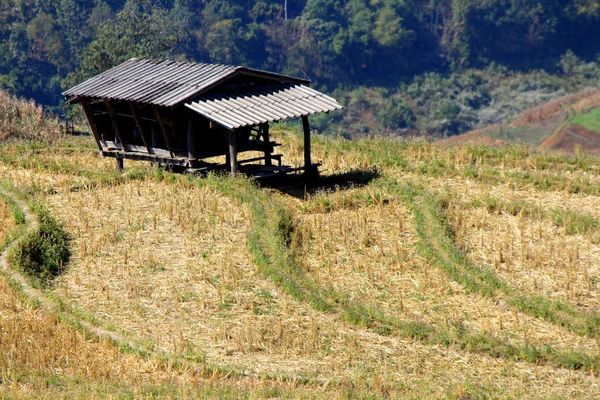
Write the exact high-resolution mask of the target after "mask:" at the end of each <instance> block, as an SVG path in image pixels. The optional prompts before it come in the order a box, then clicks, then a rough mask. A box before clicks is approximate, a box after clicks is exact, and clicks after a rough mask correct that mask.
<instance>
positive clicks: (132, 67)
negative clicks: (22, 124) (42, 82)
mask: <svg viewBox="0 0 600 400" xmlns="http://www.w3.org/2000/svg"><path fill="white" fill-rule="evenodd" d="M63 95H64V96H65V98H66V99H67V101H68V103H70V104H76V103H80V104H81V106H82V107H83V110H84V112H85V115H86V117H87V119H88V122H89V124H90V128H91V131H92V133H93V135H94V138H95V140H96V143H97V145H98V150H99V151H100V153H101V154H102V155H103V156H105V157H114V158H116V159H117V168H119V169H122V168H123V160H124V159H131V160H143V161H150V162H153V163H160V164H165V165H171V166H179V167H183V168H187V169H190V170H208V169H228V170H230V171H231V172H237V171H241V172H244V173H248V174H250V175H253V176H256V177H258V178H264V177H269V176H274V175H279V174H287V173H289V172H295V171H304V172H305V173H309V174H311V173H316V172H317V168H318V164H315V163H313V162H312V160H311V154H310V125H309V121H308V116H309V115H312V114H315V113H320V112H329V111H334V110H340V109H341V108H342V107H341V106H340V105H339V104H338V103H337V101H336V100H335V99H333V98H331V97H329V96H326V95H325V94H323V93H321V92H318V91H316V90H314V89H311V88H310V81H308V80H305V79H300V78H295V77H291V76H286V75H280V74H276V73H272V72H266V71H260V70H256V69H251V68H246V67H239V66H227V65H218V64H201V63H184V62H175V61H161V60H149V59H139V58H134V59H131V60H129V61H127V62H125V63H123V64H121V65H119V66H117V67H114V68H112V69H110V70H108V71H106V72H104V73H102V74H99V75H97V76H95V77H93V78H91V79H89V80H87V81H85V82H83V83H81V84H79V85H77V86H75V87H73V88H71V89H69V90H67V91H65V92H64V93H63ZM286 118H302V125H303V129H304V165H303V166H301V167H297V168H292V167H290V166H287V165H284V164H282V160H281V154H274V148H275V147H276V146H278V143H275V142H273V141H271V139H270V137H269V123H270V122H274V121H279V120H282V119H286ZM246 151H258V152H260V153H262V154H261V156H260V157H255V158H250V159H244V160H238V154H239V153H240V152H246ZM216 156H226V163H225V164H217V163H210V162H207V161H206V159H209V158H212V157H216Z"/></svg>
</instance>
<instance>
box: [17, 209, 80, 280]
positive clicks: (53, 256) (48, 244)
mask: <svg viewBox="0 0 600 400" xmlns="http://www.w3.org/2000/svg"><path fill="white" fill-rule="evenodd" d="M35 211H36V212H37V214H38V218H39V227H38V228H37V229H35V230H33V231H31V232H30V233H28V234H27V235H26V236H25V237H24V238H23V239H22V240H21V241H20V242H19V244H18V245H17V246H15V247H14V248H13V249H12V250H11V252H10V254H9V261H10V263H11V264H12V265H13V267H15V268H18V269H20V270H22V271H23V272H25V273H26V274H27V275H29V276H30V277H31V278H32V279H33V280H34V281H35V282H36V283H38V284H39V285H40V286H42V287H46V286H48V284H49V283H50V281H51V280H52V279H53V278H55V277H56V276H57V275H59V274H60V273H61V272H62V271H63V269H64V265H65V264H66V263H67V262H68V261H69V258H70V256H71V252H70V250H69V245H68V236H67V233H66V232H65V231H64V230H63V228H62V226H61V225H60V224H59V223H58V222H57V221H56V220H55V219H54V218H53V217H52V215H50V212H49V211H48V210H47V209H45V208H43V207H41V206H37V207H36V210H35Z"/></svg>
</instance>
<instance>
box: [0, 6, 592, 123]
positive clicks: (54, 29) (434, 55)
mask: <svg viewBox="0 0 600 400" xmlns="http://www.w3.org/2000/svg"><path fill="white" fill-rule="evenodd" d="M285 4H287V9H285V7H284V5H285ZM599 19H600V0H574V1H569V2H565V1H559V0H550V1H542V0H525V1H523V0H488V1H483V2H482V1H474V0H454V1H449V0H428V1H425V2H423V1H416V0H370V1H367V0H345V1H333V0H288V1H287V2H284V1H283V0H281V1H277V2H268V1H265V0H253V1H250V2H247V1H241V0H206V1H202V2H194V1H190V0H157V1H151V0H126V1H125V0H83V1H75V0H60V1H48V0H0V38H1V40H0V88H9V89H11V90H12V91H13V92H15V93H17V94H19V95H22V96H26V97H30V98H34V99H35V100H37V101H38V102H40V103H42V104H44V105H47V106H51V107H54V108H55V109H58V106H59V105H60V102H61V96H60V92H61V89H62V88H63V87H65V86H69V85H71V84H74V83H76V82H79V81H80V80H82V79H84V78H87V77H90V76H92V75H93V74H95V73H97V72H99V71H101V70H104V69H106V68H108V67H111V66H113V65H115V64H118V63H120V62H122V61H124V60H126V59H129V58H131V57H134V56H143V57H169V58H175V59H187V60H193V61H204V62H218V63H226V64H241V65H247V66H251V67H255V68H261V69H267V70H274V71H278V72H282V73H286V74H292V75H298V76H302V77H309V78H310V79H312V80H313V81H314V82H315V83H316V85H317V87H318V88H322V89H325V90H327V91H330V92H331V91H333V90H335V89H338V90H339V92H338V93H337V95H340V94H342V95H347V96H348V99H347V100H348V102H347V104H351V103H353V102H358V103H361V101H362V108H361V105H360V104H359V107H358V108H356V109H355V111H354V113H356V114H357V115H352V113H350V112H346V113H345V114H343V115H342V116H338V117H337V119H338V120H331V119H330V120H328V121H327V123H328V124H331V123H338V122H340V124H339V127H340V128H339V129H340V130H343V131H349V132H351V133H361V132H365V131H369V130H374V129H376V130H383V131H385V130H402V129H407V128H413V127H416V128H418V129H420V130H422V131H427V132H431V133H438V134H444V133H445V134H454V133H457V132H460V131H462V130H465V129H468V128H472V127H476V126H479V125H481V124H485V123H487V122H488V121H486V120H485V118H484V117H483V116H481V115H473V112H475V113H476V114H477V112H478V111H479V110H480V109H485V108H487V107H488V106H489V105H490V104H493V103H494V100H495V98H494V96H493V95H492V94H491V93H490V90H493V89H494V88H495V86H497V84H498V79H491V80H489V79H488V80H487V81H486V80H485V78H486V77H484V78H482V77H481V76H479V77H478V75H477V74H473V73H466V71H468V69H470V68H476V69H477V70H479V71H483V70H485V69H486V68H487V69H488V70H489V69H490V68H491V70H493V71H494V72H495V73H496V77H497V76H498V75H501V76H503V77H506V76H507V75H508V76H512V75H511V74H510V73H509V71H516V70H519V71H533V70H535V71H537V72H535V73H536V74H551V75H552V74H558V75H559V76H561V78H565V79H566V78H569V79H571V80H580V79H582V78H583V79H584V80H586V81H585V82H581V81H579V82H576V83H578V84H576V85H573V84H572V83H570V84H568V85H566V86H565V85H561V84H559V86H560V87H558V88H553V90H549V89H548V90H547V92H548V93H549V94H551V97H556V95H560V93H562V92H561V90H562V91H563V92H564V91H570V90H577V89H580V88H582V87H585V86H589V85H595V84H597V76H599V75H600V73H599V72H598V68H597V65H596V64H595V63H589V61H591V60H593V59H594V58H595V57H596V56H597V54H596V53H597V49H596V44H595V42H594V41H593V40H589V38H593V37H596V36H597V35H598V33H600V32H599V30H600V24H599V23H598V22H599ZM571 50H572V51H571ZM581 60H587V62H588V64H585V63H584V62H582V61H581ZM582 65H587V67H586V68H587V69H586V71H582V70H581V69H582V68H581V66H582ZM540 70H544V71H546V72H539V71H540ZM415 75H418V76H417V79H414V80H413V77H414V76H415ZM517 75H518V74H517ZM519 76H520V75H519ZM489 77H490V75H489V74H488V75H487V78H489ZM482 79H483V80H482ZM531 79H532V83H533V84H535V82H536V78H535V74H534V75H532V78H531ZM500 86H502V84H501V85H500ZM358 87H382V88H384V89H383V90H384V93H383V97H386V98H388V97H394V98H396V99H395V100H394V101H392V102H391V103H388V102H387V101H385V102H383V104H380V103H381V102H377V101H374V102H373V101H368V100H367V101H364V100H361V99H360V98H359V99H357V98H356V97H360V96H361V94H360V93H359V94H356V93H354V90H356V88H358ZM481 88H483V89H481ZM448 89H451V91H454V92H455V93H449V92H448ZM515 89H516V88H511V90H512V92H514V90H515ZM521 89H522V88H521ZM432 91H433V93H431V92H432ZM512 92H511V93H512ZM436 96H437V98H439V97H443V101H441V100H437V99H435V97H436ZM375 97H377V96H375ZM432 97H433V98H434V101H431V100H430V99H431V98H432ZM498 98H502V97H498ZM423 99H425V100H423ZM423 101H425V102H426V103H427V104H422V103H423ZM534 103H535V102H534ZM353 106H354V104H353ZM516 108H519V107H518V106H516ZM365 114H367V115H371V114H372V117H373V118H365ZM488 114H489V112H488ZM504 114H505V113H500V114H499V115H504ZM486 115H487V114H486ZM357 120H359V122H358V125H359V126H356V125H357ZM365 121H367V122H365ZM321 122H323V121H321ZM317 123H319V121H317Z"/></svg>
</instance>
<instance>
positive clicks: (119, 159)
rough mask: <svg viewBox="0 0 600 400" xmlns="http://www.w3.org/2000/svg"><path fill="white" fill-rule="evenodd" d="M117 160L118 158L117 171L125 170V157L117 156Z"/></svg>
mask: <svg viewBox="0 0 600 400" xmlns="http://www.w3.org/2000/svg"><path fill="white" fill-rule="evenodd" d="M115 160H117V172H121V171H123V168H124V167H123V159H122V158H116V159H115Z"/></svg>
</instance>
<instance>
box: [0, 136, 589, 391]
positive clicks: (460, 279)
mask: <svg viewBox="0 0 600 400" xmlns="http://www.w3.org/2000/svg"><path fill="white" fill-rule="evenodd" d="M272 134H273V137H274V138H276V140H278V141H282V142H283V146H282V147H281V148H280V149H281V152H282V153H283V154H284V159H285V160H286V162H287V163H289V164H291V165H294V164H295V163H296V164H300V163H301V162H302V160H301V155H302V146H301V143H302V142H301V139H300V136H299V135H298V134H297V133H294V132H293V131H291V130H285V129H279V130H277V129H275V130H273V132H272ZM88 139H89V138H88ZM61 140H62V141H61V142H59V144H57V145H55V146H57V148H56V150H55V151H53V150H52V147H51V146H50V145H44V144H40V143H31V142H19V141H15V142H7V143H3V144H0V154H1V155H2V156H1V157H0V184H1V186H0V188H1V190H2V193H3V195H4V197H2V198H0V199H1V201H0V221H1V222H2V224H1V225H0V242H2V243H4V244H3V246H4V247H2V248H6V249H5V250H3V253H2V255H4V256H5V257H4V258H3V259H2V263H3V267H2V270H3V273H2V275H0V315H1V316H2V318H0V347H1V350H2V356H0V372H1V374H2V375H0V396H8V397H14V398H30V397H52V398H72V397H89V398H96V397H116V398H121V397H158V398H197V397H204V398H214V397H222V398H231V397H235V398H240V397H243V398H270V397H272V398H334V399H336V398H451V399H465V398H585V399H588V398H600V377H599V371H600V350H599V347H598V344H599V339H600V317H598V314H597V311H598V307H599V304H598V301H599V300H598V285H599V284H600V270H599V269H598V265H600V259H599V257H600V249H599V248H598V246H599V245H600V244H599V243H600V214H599V213H600V212H599V211H598V207H597V206H598V204H599V203H598V194H600V177H599V176H598V170H597V165H598V160H596V159H595V158H592V157H591V156H581V155H580V156H577V157H575V156H570V155H565V154H559V153H550V154H538V153H531V152H529V151H528V150H526V149H525V148H522V147H518V146H516V147H515V146H509V147H503V148H493V147H485V146H471V147H468V146H463V147H458V148H450V149H447V148H442V147H438V146H436V145H435V144H432V143H428V142H419V141H397V140H391V139H385V138H371V139H365V140H362V141H356V142H349V141H345V140H342V139H335V138H320V137H317V138H315V142H314V144H313V146H314V147H313V150H314V151H313V157H314V159H315V160H322V161H323V165H322V167H321V171H322V175H321V177H320V178H319V179H317V180H314V181H308V182H302V183H300V184H292V183H285V184H282V185H279V186H274V187H259V186H257V185H255V184H251V183H250V182H248V180H246V179H244V178H241V177H233V178H232V177H229V176H218V175H212V174H211V175H208V176H206V177H190V176H187V175H182V174H175V173H171V172H168V171H165V170H162V169H159V168H156V167H154V168H151V167H150V166H148V165H146V164H144V163H137V164H136V163H134V162H128V163H126V165H125V166H126V169H125V171H124V172H123V173H116V172H114V171H113V168H114V165H113V163H111V162H110V160H106V159H101V158H99V157H98V156H97V155H95V153H94V150H93V147H92V145H93V143H88V141H84V140H82V138H73V139H69V138H66V139H61ZM23 160H26V161H23ZM32 220H37V221H38V222H37V224H34V223H33V222H34V221H32ZM62 243H65V246H66V249H67V250H68V252H65V251H64V248H63V247H60V245H61V244H62ZM38 249H39V250H38ZM61 249H62V250H61ZM59 250H61V251H59ZM36 254H37V255H38V256H39V257H40V258H35V257H33V255H36ZM40 260H41V261H40ZM36 263H37V264H36ZM40 265H44V266H45V267H46V268H47V270H40V269H39V268H38V267H39V266H40ZM18 276H23V277H24V280H23V281H20V280H18V279H17V278H16V277H18Z"/></svg>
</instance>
